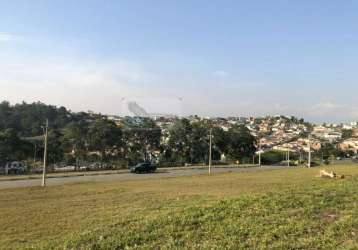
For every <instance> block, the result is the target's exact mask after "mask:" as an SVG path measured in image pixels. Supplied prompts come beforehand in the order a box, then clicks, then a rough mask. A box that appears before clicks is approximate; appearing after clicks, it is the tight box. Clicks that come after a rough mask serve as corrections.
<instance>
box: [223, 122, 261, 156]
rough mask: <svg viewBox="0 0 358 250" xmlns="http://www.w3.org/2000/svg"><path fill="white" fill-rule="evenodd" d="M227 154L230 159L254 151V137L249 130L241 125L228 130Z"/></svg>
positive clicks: (248, 154)
mask: <svg viewBox="0 0 358 250" xmlns="http://www.w3.org/2000/svg"><path fill="white" fill-rule="evenodd" d="M228 136H229V148H228V156H229V158H231V159H233V160H234V159H242V158H243V157H250V156H252V155H253V154H254V153H255V151H256V146H255V145H256V139H255V137H254V136H253V135H251V133H250V131H249V130H248V129H247V128H246V127H245V126H242V125H239V126H234V127H232V128H231V129H229V131H228Z"/></svg>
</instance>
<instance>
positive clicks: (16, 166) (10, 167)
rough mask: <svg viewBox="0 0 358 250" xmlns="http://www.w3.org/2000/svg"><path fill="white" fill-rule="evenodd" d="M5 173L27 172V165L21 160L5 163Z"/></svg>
mask: <svg viewBox="0 0 358 250" xmlns="http://www.w3.org/2000/svg"><path fill="white" fill-rule="evenodd" d="M4 169H5V174H24V173H26V172H27V170H28V168H27V166H26V165H25V164H24V163H22V162H19V161H14V162H9V163H7V164H6V165H5V168H4Z"/></svg>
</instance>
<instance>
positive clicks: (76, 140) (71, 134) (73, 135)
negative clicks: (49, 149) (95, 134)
mask: <svg viewBox="0 0 358 250" xmlns="http://www.w3.org/2000/svg"><path fill="white" fill-rule="evenodd" d="M88 126H89V123H88V122H87V121H86V120H85V119H80V120H77V121H75V122H71V123H69V124H67V125H66V127H65V128H64V130H63V136H62V138H61V141H62V148H63V149H64V151H65V152H71V153H72V155H73V157H74V158H75V162H76V163H77V165H78V162H79V161H80V160H84V159H85V158H86V156H87V153H88V150H87V149H88V140H89V139H88V130H89V128H88Z"/></svg>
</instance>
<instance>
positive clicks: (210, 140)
mask: <svg viewBox="0 0 358 250" xmlns="http://www.w3.org/2000/svg"><path fill="white" fill-rule="evenodd" d="M212 133H213V129H212V128H210V133H209V136H210V138H209V174H211V151H212V143H213V142H212V137H213V135H212Z"/></svg>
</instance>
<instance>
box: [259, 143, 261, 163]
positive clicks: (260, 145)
mask: <svg viewBox="0 0 358 250" xmlns="http://www.w3.org/2000/svg"><path fill="white" fill-rule="evenodd" d="M259 166H261V138H260V140H259Z"/></svg>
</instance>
